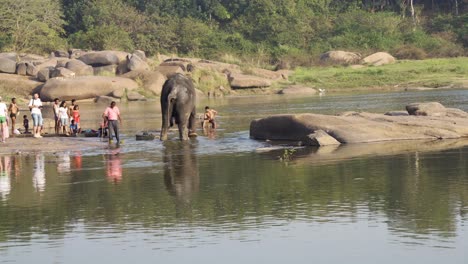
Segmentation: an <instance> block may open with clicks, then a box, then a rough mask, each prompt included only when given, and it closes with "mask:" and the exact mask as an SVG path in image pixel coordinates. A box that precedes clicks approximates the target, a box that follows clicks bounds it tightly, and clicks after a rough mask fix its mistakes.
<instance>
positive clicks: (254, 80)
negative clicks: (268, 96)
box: [228, 73, 271, 89]
mask: <svg viewBox="0 0 468 264" xmlns="http://www.w3.org/2000/svg"><path fill="white" fill-rule="evenodd" d="M228 81H229V84H230V85H231V88H233V89H242V88H260V87H269V86H271V80H268V79H265V78H261V77H257V76H252V75H244V74H239V73H230V74H229V75H228Z"/></svg>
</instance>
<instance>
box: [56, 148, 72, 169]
mask: <svg viewBox="0 0 468 264" xmlns="http://www.w3.org/2000/svg"><path fill="white" fill-rule="evenodd" d="M57 172H59V173H60V174H63V173H67V172H70V153H68V152H63V153H60V154H59V155H58V156H57Z"/></svg>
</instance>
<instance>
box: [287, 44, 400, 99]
mask: <svg viewBox="0 0 468 264" xmlns="http://www.w3.org/2000/svg"><path fill="white" fill-rule="evenodd" d="M320 62H321V64H323V65H349V66H350V67H351V68H353V69H359V68H365V67H366V66H381V65H386V64H392V63H395V62H396V59H395V57H393V56H392V55H390V54H389V53H387V52H377V53H374V54H371V55H369V56H367V57H364V58H363V57H362V55H361V54H359V53H355V52H349V51H342V50H332V51H328V52H325V53H323V54H322V55H321V56H320ZM323 92H324V90H321V89H315V88H313V87H307V86H303V85H290V86H287V87H285V88H283V89H282V90H280V91H278V93H279V94H293V95H313V94H323Z"/></svg>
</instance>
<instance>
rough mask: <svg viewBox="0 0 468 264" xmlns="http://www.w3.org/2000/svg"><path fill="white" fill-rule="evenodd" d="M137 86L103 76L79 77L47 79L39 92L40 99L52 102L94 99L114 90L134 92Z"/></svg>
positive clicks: (123, 80)
mask: <svg viewBox="0 0 468 264" xmlns="http://www.w3.org/2000/svg"><path fill="white" fill-rule="evenodd" d="M137 88H138V84H137V83H136V82H135V81H133V80H130V79H128V78H122V77H105V76H80V77H76V78H71V79H49V80H48V81H47V82H46V83H45V85H44V87H43V88H42V90H41V99H42V100H44V101H52V100H53V99H54V98H55V97H58V98H60V99H62V100H71V99H73V98H75V99H77V100H81V99H90V98H96V97H98V96H102V95H109V94H111V93H112V92H113V91H115V90H125V89H127V90H134V89H137Z"/></svg>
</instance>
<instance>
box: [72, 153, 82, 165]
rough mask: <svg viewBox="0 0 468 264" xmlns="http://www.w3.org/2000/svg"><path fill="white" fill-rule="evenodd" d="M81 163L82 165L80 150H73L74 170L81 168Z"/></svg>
mask: <svg viewBox="0 0 468 264" xmlns="http://www.w3.org/2000/svg"><path fill="white" fill-rule="evenodd" d="M82 165H83V160H82V154H81V151H77V152H75V155H74V156H73V168H74V169H76V170H81V167H82Z"/></svg>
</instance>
